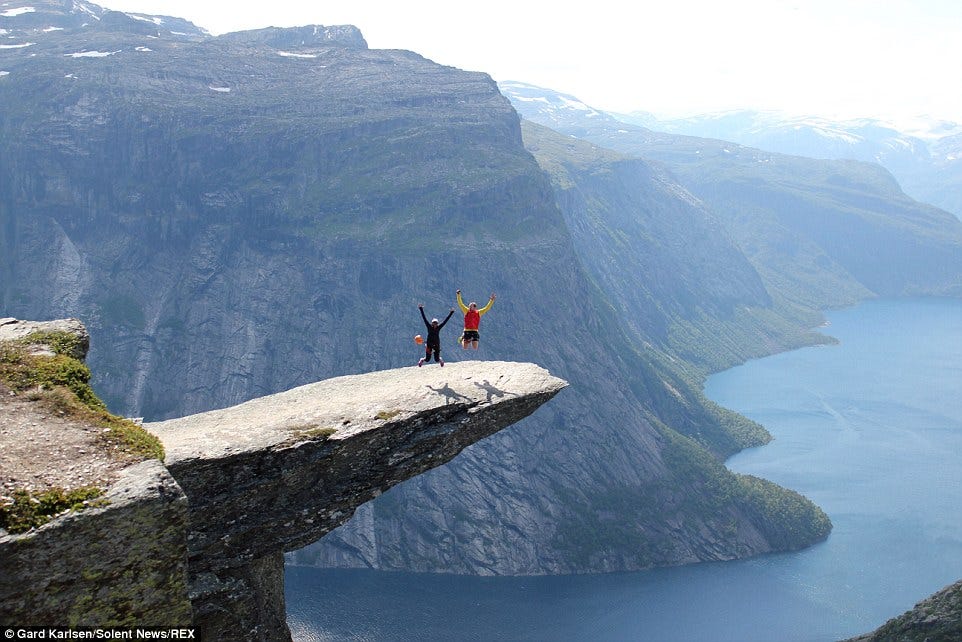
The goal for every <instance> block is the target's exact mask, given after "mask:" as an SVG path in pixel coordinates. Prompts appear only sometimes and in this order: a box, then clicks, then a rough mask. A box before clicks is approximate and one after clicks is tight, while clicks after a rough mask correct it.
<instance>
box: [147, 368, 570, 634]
mask: <svg viewBox="0 0 962 642" xmlns="http://www.w3.org/2000/svg"><path fill="white" fill-rule="evenodd" d="M566 385H567V384H566V382H564V381H562V380H561V379H558V378H557V377H553V376H552V375H551V374H550V373H548V371H546V370H545V369H543V368H541V367H539V366H536V365H533V364H528V363H512V362H480V361H465V362H459V363H454V364H449V365H447V366H446V367H444V368H439V367H437V366H429V367H426V368H417V367H411V368H399V369H394V370H387V371H380V372H373V373H369V374H362V375H352V376H346V377H337V378H334V379H329V380H326V381H321V382H318V383H314V384H310V385H306V386H301V387H298V388H294V389H292V390H288V391H286V392H282V393H278V394H275V395H269V396H267V397H261V398H258V399H254V400H252V401H249V402H246V403H243V404H240V405H237V406H233V407H231V408H226V409H223V410H215V411H210V412H206V413H201V414H197V415H192V416H188V417H184V418H181V419H173V420H169V421H164V422H157V423H148V424H145V428H147V430H149V431H150V432H152V433H153V434H155V435H157V436H158V437H159V438H160V439H161V441H162V442H163V444H164V448H165V450H166V453H167V456H166V462H165V463H166V464H167V467H168V468H169V470H170V471H171V473H172V474H173V475H174V477H175V478H176V479H177V481H178V483H179V484H180V486H181V488H183V489H184V492H185V493H186V494H187V497H188V503H189V506H190V542H189V559H190V578H191V579H190V587H191V589H190V590H191V600H192V602H193V606H194V611H195V622H196V623H197V624H198V625H199V626H200V627H201V631H202V633H203V634H204V635H205V636H214V637H215V638H216V639H252V638H256V639H284V638H285V636H286V635H289V633H287V627H286V624H283V622H284V602H283V597H284V594H283V558H282V553H283V552H284V551H291V550H294V549H297V548H300V547H302V546H304V545H306V544H308V543H310V542H313V541H315V540H317V539H318V538H320V537H321V536H323V535H324V534H326V533H327V532H329V531H330V530H332V529H333V528H335V527H336V526H338V525H339V524H341V523H343V522H345V521H346V520H347V519H349V518H350V517H351V515H352V514H353V513H354V511H355V509H357V508H358V507H359V506H360V505H361V504H363V503H365V502H367V501H368V500H370V499H373V498H374V497H377V496H378V495H380V494H381V493H382V492H384V491H385V490H387V489H388V488H390V487H391V486H394V485H395V484H397V483H399V482H401V481H404V480H406V479H408V478H410V477H413V476H415V475H417V474H419V473H421V472H423V471H425V470H428V469H430V468H434V467H436V466H439V465H441V464H443V463H445V462H447V461H449V460H450V459H452V458H453V457H454V456H455V455H457V454H458V453H459V452H461V450H463V449H464V448H465V447H466V446H468V445H470V444H472V443H474V442H476V441H478V440H480V439H483V438H484V437H487V436H488V435H491V434H493V433H494V432H496V431H498V430H500V429H501V428H504V427H507V426H509V425H511V424H513V423H515V422H517V421H519V420H520V419H522V418H524V417H526V416H527V415H529V414H531V413H532V412H534V411H535V410H536V409H537V408H538V407H539V406H541V405H542V404H543V403H545V402H546V401H548V400H549V399H551V398H552V397H553V396H554V395H555V394H557V393H558V391H560V390H561V389H563V388H564V387H565V386H566ZM212 639H213V638H212Z"/></svg>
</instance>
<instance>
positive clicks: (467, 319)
mask: <svg viewBox="0 0 962 642" xmlns="http://www.w3.org/2000/svg"><path fill="white" fill-rule="evenodd" d="M457 295H458V307H459V308H461V312H464V333H463V334H462V335H461V347H462V348H463V349H464V350H467V349H468V346H471V348H472V349H474V350H477V349H478V341H479V340H480V339H481V335H480V334H478V326H480V325H481V315H482V314H484V313H485V312H487V311H488V310H490V309H491V306H492V305H494V300H495V298H497V297H495V296H494V294H492V295H491V298H490V299H488V304H487V305H486V306H484V307H483V308H481V309H480V310H479V309H478V304H477V303H475V302H474V301H472V302H471V303H469V304H468V305H464V301H462V300H461V290H458V292H457Z"/></svg>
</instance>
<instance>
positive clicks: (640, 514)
mask: <svg viewBox="0 0 962 642" xmlns="http://www.w3.org/2000/svg"><path fill="white" fill-rule="evenodd" d="M11 6H15V7H21V8H26V7H27V4H26V3H16V2H15V3H12V5H11ZM29 6H30V7H32V8H34V9H35V11H33V12H26V13H21V14H17V15H12V14H13V13H16V12H12V11H8V12H6V13H7V14H8V15H7V16H6V17H5V18H4V20H5V22H4V23H3V27H2V28H4V29H6V30H7V31H8V33H7V36H8V40H10V41H11V42H12V43H13V44H16V45H17V47H16V48H12V47H11V48H6V49H2V50H0V69H2V70H3V71H6V72H7V73H6V74H5V75H3V77H2V78H0V101H2V102H3V104H4V106H5V109H4V110H3V112H2V113H0V140H2V143H0V145H2V149H0V155H2V158H3V163H2V165H0V306H2V308H3V310H4V314H6V315H10V316H19V317H30V318H50V317H63V316H74V317H80V318H83V319H85V320H87V323H88V327H89V330H90V334H91V344H92V346H93V347H92V351H91V354H90V358H89V360H90V364H91V367H92V370H93V371H94V372H95V373H97V377H96V379H95V381H94V384H95V386H96V387H97V389H98V391H99V392H100V393H101V395H102V396H103V397H104V398H105V400H106V401H107V402H108V404H109V405H110V407H111V408H112V409H113V410H114V411H115V412H122V413H124V414H127V415H139V416H144V417H146V418H147V419H148V420H155V421H156V420H163V419H168V418H170V417H173V416H180V415H184V414H190V413H194V412H200V411H205V410H209V409H212V408H218V407H223V406H228V405H231V404H234V403H238V402H241V401H245V400H247V399H250V398H253V397H257V396H262V395H264V394H268V393H273V392H276V391H278V390H284V389H288V388H292V387H294V386H297V385H300V384H304V383H307V382H310V381H315V380H318V379H324V378H328V377H331V376H335V375H342V374H352V373H357V372H362V371H369V370H379V369H386V368H393V367H397V366H403V365H410V364H412V363H413V362H414V361H415V360H416V359H417V357H418V356H419V354H418V351H417V348H416V347H415V346H414V345H413V343H412V342H411V339H410V337H411V336H412V335H413V334H414V333H416V332H420V331H423V330H422V327H421V326H420V320H419V319H418V316H417V309H416V305H417V304H418V303H421V302H423V303H424V304H425V307H426V310H427V312H428V314H429V315H437V316H440V315H441V314H442V313H443V312H446V311H447V309H448V308H449V307H450V306H451V305H452V303H453V295H454V290H455V289H456V288H458V287H460V288H461V289H462V290H463V291H464V293H465V295H466V297H467V298H468V299H469V300H471V299H477V300H479V301H483V300H485V299H486V297H487V295H488V294H489V293H490V292H492V291H494V292H497V294H498V299H497V303H496V304H495V306H494V308H493V309H492V311H491V312H490V314H488V315H487V316H485V319H484V322H483V324H482V328H481V331H482V340H481V350H480V351H479V352H478V353H471V354H470V358H472V359H474V358H477V357H481V358H484V359H503V360H512V361H514V360H525V361H532V362H536V363H539V364H541V365H543V366H545V367H547V368H549V369H550V370H551V371H552V372H554V373H556V374H557V375H558V376H560V377H563V378H564V379H566V380H568V381H569V382H570V383H571V387H570V389H569V390H568V391H567V392H566V394H565V395H563V396H561V397H559V399H557V400H556V402H555V403H553V404H552V406H551V407H549V408H545V410H544V411H543V412H542V413H539V415H538V416H537V417H535V418H532V419H528V420H525V421H524V422H521V424H519V426H518V428H517V429H515V428H511V429H508V430H506V431H503V432H502V433H499V434H498V435H495V436H493V437H491V438H489V439H487V440H485V441H484V442H482V443H480V444H477V445H475V446H472V447H470V448H468V449H466V450H465V452H464V453H463V454H462V456H461V457H459V458H458V459H457V460H455V461H454V462H452V464H450V465H448V466H445V467H443V468H441V469H438V470H436V471H433V472H431V473H428V474H425V475H423V476H420V477H418V478H417V479H415V480H412V481H411V482H408V483H406V484H402V485H400V486H399V487H397V488H395V489H394V490H392V491H391V492H389V493H386V494H385V495H383V496H381V497H380V498H378V499H377V500H375V501H374V502H372V503H371V504H369V505H366V506H365V507H363V508H362V509H361V510H360V511H359V512H358V515H357V516H356V518H355V519H354V520H352V521H351V522H350V523H349V524H347V525H345V526H344V527H342V528H341V529H339V530H338V531H335V532H334V533H332V534H331V535H329V536H328V537H327V538H325V542H324V543H323V544H322V545H319V546H317V547H315V548H313V549H310V550H309V551H305V552H304V553H302V554H298V557H297V559H298V560H299V561H304V560H309V561H317V560H320V561H322V562H323V563H340V564H349V565H364V566H373V567H379V568H406V569H412V570H428V571H448V572H465V573H547V572H581V571H598V570H622V569H629V568H645V567H649V566H653V565H661V564H678V563H687V562H695V561H700V560H718V559H731V558H735V557H741V556H746V555H752V554H757V553H762V552H767V551H772V550H785V549H793V548H798V547H801V546H805V545H807V544H809V543H811V542H813V541H817V540H818V539H820V538H822V537H824V536H825V535H826V534H827V532H828V528H829V523H828V520H827V518H826V517H825V516H824V514H822V513H821V511H819V510H818V509H817V508H816V507H814V506H812V505H811V504H810V503H809V502H807V500H805V499H804V498H801V497H800V496H798V495H796V494H794V493H791V492H790V491H786V490H784V489H780V488H778V487H776V486H774V485H773V484H768V483H766V482H763V481H762V480H757V479H754V478H747V477H741V476H735V475H732V474H730V473H729V472H728V471H727V470H726V469H725V468H724V467H723V465H722V464H721V463H720V460H719V458H718V455H723V454H725V453H728V452H731V451H732V450H733V449H736V448H738V447H742V446H744V445H748V444H755V443H760V442H762V441H763V440H764V439H765V438H766V436H765V434H764V431H762V430H760V429H759V428H758V427H757V426H752V425H750V424H749V423H748V422H745V421H744V420H740V419H738V418H735V417H733V416H731V415H730V414H728V413H725V412H723V411H721V410H720V409H717V408H713V407H711V406H710V405H709V404H706V403H705V402H704V400H703V399H701V398H700V393H699V392H698V380H697V378H696V377H693V376H691V375H690V374H688V373H686V372H685V369H686V366H685V365H684V363H681V362H677V363H673V362H672V360H673V359H674V357H673V356H672V354H671V353H670V352H669V351H668V350H667V349H665V347H664V346H668V347H670V346H671V345H673V342H677V341H678V339H677V337H675V338H673V337H672V332H673V330H672V327H673V326H672V325H671V323H670V322H671V320H673V319H684V318H689V317H690V320H692V321H693V322H694V321H697V319H699V318H701V317H706V318H710V317H712V316H713V315H718V316H725V315H732V314H734V315H737V314H739V312H738V311H739V310H742V309H743V308H746V307H748V308H752V307H758V308H759V309H763V310H764V309H766V308H765V306H766V305H767V301H768V298H769V296H770V295H769V294H768V293H767V292H766V290H765V287H764V283H765V281H764V275H762V274H761V273H760V272H758V270H757V268H756V267H755V266H753V265H752V264H750V262H749V261H747V260H746V259H745V257H744V256H743V255H741V254H740V252H739V251H738V250H737V249H736V246H735V245H733V244H732V243H731V242H730V241H729V240H726V239H724V238H720V236H719V235H718V233H717V230H718V223H717V222H716V221H713V220H712V218H711V217H709V216H707V215H706V214H705V212H704V210H702V209H700V208H699V207H697V206H695V205H693V204H692V203H691V202H690V201H691V199H690V197H689V196H687V195H685V194H684V190H683V189H681V188H680V187H678V186H677V184H675V183H673V182H672V181H669V180H667V179H666V178H664V177H647V178H646V176H645V172H646V171H647V170H645V169H644V168H640V167H634V168H633V167H629V166H625V167H623V168H622V167H619V168H618V171H620V172H622V173H623V175H624V180H625V181H628V182H630V181H635V180H639V181H641V183H644V184H648V185H650V186H652V188H651V190H650V192H649V193H648V194H647V196H645V198H647V199H648V200H649V201H650V202H646V201H645V200H644V199H641V200H640V201H637V202H632V203H630V205H631V206H632V207H634V208H636V209H638V210H639V211H644V212H650V213H649V214H647V215H646V216H648V220H647V221H645V220H639V221H637V222H632V221H623V222H622V223H623V224H624V225H625V226H627V228H628V229H627V230H626V231H625V234H628V233H630V234H631V235H636V234H642V232H644V230H643V229H642V230H639V229H636V227H635V226H636V224H637V225H641V226H642V228H644V227H645V226H647V229H648V231H647V232H645V233H647V234H648V235H649V238H650V241H649V242H648V244H647V246H638V249H639V251H644V252H648V251H652V252H654V251H657V253H656V254H655V255H653V256H651V257H646V258H644V259H639V260H640V261H641V262H640V263H639V264H637V266H634V265H633V267H632V269H633V270H634V269H636V267H637V269H639V270H641V276H639V277H637V280H633V279H632V278H631V277H630V276H629V275H628V274H627V273H626V274H625V275H623V276H622V277H621V278H622V279H624V280H622V281H616V280H614V279H615V278H616V277H618V275H617V270H615V269H612V268H611V267H610V266H609V268H608V269H607V271H603V270H601V269H600V263H598V262H596V263H594V264H592V265H591V266H589V265H588V263H587V262H585V261H584V259H583V255H584V254H583V253H584V250H585V249H586V248H590V247H592V245H590V244H589V243H588V239H589V238H590V237H591V235H592V234H596V233H602V232H603V233H606V234H607V233H608V231H610V230H613V229H615V228H616V224H617V223H618V222H617V221H615V222H606V223H605V225H610V226H611V227H610V228H609V230H605V229H603V228H597V229H598V231H597V232H596V231H593V229H592V228H593V226H594V223H592V221H591V220H590V219H587V218H582V217H581V216H580V214H579V210H578V209H577V208H565V210H564V211H562V209H561V208H559V203H558V200H557V199H558V198H559V191H558V190H557V189H556V187H555V186H553V185H552V183H551V181H550V180H549V178H548V176H547V175H546V173H545V171H544V170H543V169H542V167H540V166H539V165H538V163H537V162H536V160H535V159H534V158H533V157H532V155H531V154H530V153H529V152H528V151H527V150H526V149H525V147H524V144H523V140H522V131H521V126H520V122H519V119H518V117H517V114H516V112H515V111H514V109H513V108H512V107H511V105H510V104H509V102H508V101H507V100H506V99H505V98H504V97H503V96H502V95H501V94H500V93H499V92H498V90H497V87H496V85H495V83H494V82H493V81H492V80H491V79H490V78H489V77H488V76H486V75H484V74H478V73H468V72H463V71H460V70H456V69H452V68H448V67H442V66H439V65H436V64H434V63H432V62H430V61H428V60H425V59H424V58H422V57H420V56H418V55H416V54H413V53H410V52H404V51H373V50H370V49H367V47H366V45H364V43H363V39H362V38H360V36H359V34H357V33H356V31H355V30H352V29H350V28H328V27H310V28H307V29H296V30H262V31H257V32H250V33H246V34H230V35H228V36H222V37H218V38H211V37H208V36H205V35H204V34H203V33H202V32H199V31H198V30H195V31H193V32H180V31H179V30H178V31H173V30H164V29H163V24H164V23H163V21H161V24H160V25H158V23H157V22H156V21H153V20H146V19H144V17H133V18H132V17H130V16H127V15H126V14H110V15H107V14H100V20H99V21H96V20H95V18H96V14H97V11H96V10H94V9H93V8H91V7H92V5H86V4H83V3H70V2H52V1H48V2H34V3H30V5H29ZM70 7H73V9H70V10H68V9H69V8H70ZM78 7H79V8H80V9H84V11H85V12H86V15H87V16H88V17H85V18H83V20H82V21H81V20H79V19H75V18H76V12H77V11H78V10H80V9H78ZM28 14H29V16H28ZM105 15H107V18H108V19H107V20H104V16H105ZM23 16H28V17H29V18H30V20H31V22H30V23H29V25H28V26H26V27H24V26H21V27H17V29H19V30H15V27H14V26H13V25H14V24H18V23H17V20H18V19H19V18H21V17H23ZM64 16H72V17H71V19H70V21H68V20H67V19H66V18H64ZM89 16H93V17H89ZM57 21H60V22H57ZM48 26H54V27H60V29H59V30H48V29H47V27H48ZM145 27H146V29H147V30H146V31H145ZM20 45H23V46H20ZM578 180H579V181H581V180H582V177H579V178H578ZM597 189H599V190H600V189H601V188H600V187H597ZM627 193H628V192H625V194H627ZM625 197H627V196H625ZM631 198H636V197H634V196H632V197H631ZM666 198H667V199H668V201H666V202H665V203H662V202H661V201H662V199H666ZM580 212H581V213H584V212H585V210H584V209H583V208H582V209H581V210H580ZM676 216H677V217H678V218H677V219H675V218H674V217H676ZM679 221H688V223H690V224H688V223H686V224H681V223H679ZM575 225H580V226H582V228H581V231H580V232H579V233H578V234H574V233H573V232H572V229H573V227H574V226H575ZM632 238H633V240H632V241H631V242H632V243H634V242H635V240H636V238H635V237H634V236H632ZM685 247H691V248H704V249H705V251H707V252H709V253H710V254H711V258H710V259H707V258H704V257H702V258H699V259H698V261H700V262H696V263H691V262H690V259H692V258H693V257H696V256H700V255H699V254H696V253H689V254H684V253H683V254H681V255H680V256H682V257H684V258H682V259H673V258H672V257H673V256H675V255H673V253H672V252H671V251H669V249H670V248H685ZM579 248H580V249H579ZM624 256H626V255H625V254H623V253H619V254H618V255H617V256H616V255H612V259H613V260H621V257H624ZM656 257H657V258H656ZM662 261H665V262H668V265H667V266H666V265H662V264H661V262H662ZM603 277H606V278H608V279H609V282H608V283H605V282H604V281H603ZM729 277H731V278H729ZM686 285H687V288H686V287H684V286H686ZM675 286H678V288H681V290H678V289H677V288H676V287H675ZM614 287H617V288H618V289H620V291H610V289H611V288H614ZM636 290H637V291H639V292H645V291H646V292H648V293H649V294H646V295H645V296H646V297H648V298H650V301H649V303H650V305H647V306H646V305H642V303H643V302H642V301H641V300H640V299H638V297H637V296H636V295H635V294H634V292H635V291H636ZM626 292H628V293H630V294H629V295H628V296H627V303H626V302H623V301H620V297H621V295H622V294H623V293H626ZM615 302H618V303H617V306H616V304H615ZM658 307H664V311H662V312H658V311H657V310H656V308H658ZM635 313H637V316H635ZM645 315H647V316H645ZM623 316H625V317H630V318H627V319H626V318H623ZM456 323H457V319H455V320H454V321H452V324H453V325H452V326H451V328H446V329H445V331H444V333H442V341H443V345H444V356H445V358H446V359H447V360H448V361H449V362H455V361H458V360H460V359H463V358H464V355H463V354H462V353H461V351H460V349H459V348H456V347H455V344H454V339H455V337H456V336H457V334H458V333H457V329H456V328H455V325H456ZM641 337H651V338H653V339H654V338H657V340H658V341H659V342H660V343H659V345H658V346H657V347H658V349H657V350H653V349H651V348H650V347H649V346H646V345H645V343H644V342H643V341H639V339H640V338H641ZM682 343H684V344H686V345H693V344H694V343H695V342H694V341H682ZM695 351H696V352H698V350H695Z"/></svg>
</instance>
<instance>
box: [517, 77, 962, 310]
mask: <svg viewBox="0 0 962 642" xmlns="http://www.w3.org/2000/svg"><path fill="white" fill-rule="evenodd" d="M506 91H508V92H509V93H510V95H511V96H512V100H513V102H514V104H515V105H516V106H517V107H518V109H519V111H521V113H522V114H524V115H525V116H526V117H528V118H530V119H532V120H534V121H535V122H538V123H541V124H545V125H550V126H553V127H554V128H555V129H557V130H558V131H561V132H564V133H567V134H570V135H573V136H577V137H579V138H583V139H584V140H587V141H590V142H592V143H594V144H597V145H600V146H602V147H606V148H609V149H613V150H617V151H619V152H622V153H624V154H628V155H630V156H633V157H636V158H645V159H647V160H649V161H654V162H658V163H660V164H662V165H663V166H664V167H665V168H667V169H668V170H669V171H670V172H671V174H672V175H673V176H674V177H676V179H677V180H678V182H679V183H680V184H681V185H683V186H684V187H685V188H686V189H687V190H688V191H690V192H691V193H692V194H693V195H694V196H695V197H697V198H698V199H699V200H700V201H701V202H702V203H703V204H704V205H705V206H706V207H707V208H708V209H709V210H710V211H711V212H713V213H714V215H715V216H716V217H717V218H718V220H719V222H720V223H721V224H722V225H723V226H724V228H725V229H726V231H727V232H728V234H729V235H730V236H731V238H732V239H733V241H734V242H735V243H736V245H737V246H738V247H739V248H740V249H741V250H742V251H743V252H744V253H745V255H746V256H747V258H748V259H749V261H751V263H752V265H753V266H754V267H755V269H756V270H758V273H759V275H760V276H761V278H762V280H763V282H764V283H765V287H766V289H767V290H768V291H769V293H770V294H771V295H772V297H773V300H774V301H775V302H776V303H778V304H780V305H785V306H790V307H791V308H794V309H795V314H797V313H799V312H803V311H804V310H805V309H808V310H812V309H819V308H825V307H832V306H839V305H848V304H851V303H853V302H854V301H857V300H859V299H862V298H865V297H867V296H899V295H910V294H943V295H951V296H958V295H959V294H960V293H962V290H960V285H959V284H960V283H962V221H959V220H958V219H957V218H955V217H954V216H952V215H951V214H949V213H948V212H945V211H942V210H939V209H937V208H935V207H933V206H930V205H925V204H922V203H918V202H916V201H914V200H912V199H911V198H909V197H908V196H906V195H905V194H904V193H903V192H902V190H901V188H900V187H899V185H898V183H897V182H896V180H895V179H894V178H893V177H892V175H891V174H889V173H888V172H887V171H885V170H884V169H882V167H880V166H879V165H875V164H868V163H863V162H857V161H851V160H848V161H847V160H839V161H823V160H815V159H809V158H802V157H799V156H788V155H783V154H776V153H771V152H765V151H761V150H758V149H752V148H749V147H743V146H741V145H737V144H734V143H729V142H725V141H721V140H714V139H707V138H696V137H692V136H679V135H673V134H665V133H657V132H653V131H651V130H648V129H645V128H642V127H638V126H634V125H630V124H627V123H624V122H621V121H619V120H617V119H615V118H613V117H612V116H609V115H607V114H603V113H600V112H596V111H591V110H589V109H587V108H585V107H583V106H581V105H577V103H574V99H573V98H571V97H566V96H560V95H558V94H555V93H554V92H551V91H550V90H545V89H539V88H536V87H532V86H527V85H525V86H519V85H510V86H506ZM572 104H574V105H576V106H577V108H573V107H572Z"/></svg>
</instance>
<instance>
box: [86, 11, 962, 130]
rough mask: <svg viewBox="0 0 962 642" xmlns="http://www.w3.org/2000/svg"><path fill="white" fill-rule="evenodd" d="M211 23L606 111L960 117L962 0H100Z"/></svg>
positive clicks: (213, 27) (215, 28)
mask: <svg viewBox="0 0 962 642" xmlns="http://www.w3.org/2000/svg"><path fill="white" fill-rule="evenodd" d="M99 4H101V5H102V6H105V7H108V8H111V9H119V10H124V11H135V12H141V13H150V14H162V15H174V16H178V17H182V18H187V19H188V20H191V21H192V22H194V23H195V24H197V25H198V26H200V27H203V28H204V29H207V30H208V31H210V32H211V33H213V34H220V33H225V32H228V31H237V30H241V29H253V28H259V27H267V26H284V27H287V26H299V25H306V24H321V25H338V24H353V25H355V26H357V27H358V28H359V29H360V30H361V32H362V33H363V35H364V38H365V39H366V40H367V42H368V45H369V46H370V47H371V48H373V49H410V50H412V51H416V52H417V53H420V54H422V55H423V56H425V57H427V58H430V59H431V60H434V61H435V62H438V63H441V64H445V65H452V66H455V67H460V68H462V69H470V70H476V71H484V72H487V73H489V74H490V75H491V76H493V77H494V79H495V80H520V81H524V82H529V83H532V84H535V85H540V86H542V87H548V88H550V89H555V90H558V91H561V92H564V93H569V94H573V95H575V96H576V97H578V98H580V99H581V100H583V101H584V102H586V103H588V104H589V105H591V106H593V107H597V108H600V109H605V110H610V111H632V110H646V111H652V112H655V113H658V114H664V115H667V114H684V113H693V112H702V111H718V110H724V109H734V108H740V107H750V108H756V109H776V110H782V111H786V112H789V113H792V114H812V115H820V116H828V117H839V116H841V117H856V116H881V117H889V118H895V117H899V118H901V117H905V116H908V115H916V114H927V115H931V116H936V117H939V118H945V119H949V120H955V121H962V2H960V1H959V0H795V1H782V0H723V1H718V0H660V1H659V2H646V1H644V0H643V1H642V2H638V3H628V2H625V1H624V0H617V1H614V0H594V1H590V2H583V3H562V2H557V1H555V2H551V3H549V2H537V1H527V2H526V1H525V0H513V1H511V2H507V1H504V0H486V1H484V2H457V1H456V0H444V1H440V0H437V1H436V0H427V1H423V2H422V1H418V0H415V1H413V2H411V1H409V2H399V1H397V0H395V1H393V2H384V1H381V0H344V1H342V0H311V1H308V0H268V1H266V2H261V3H254V2H250V3H248V2H237V1H236V0H233V1H231V2H227V1H221V0H102V1H101V2H99Z"/></svg>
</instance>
